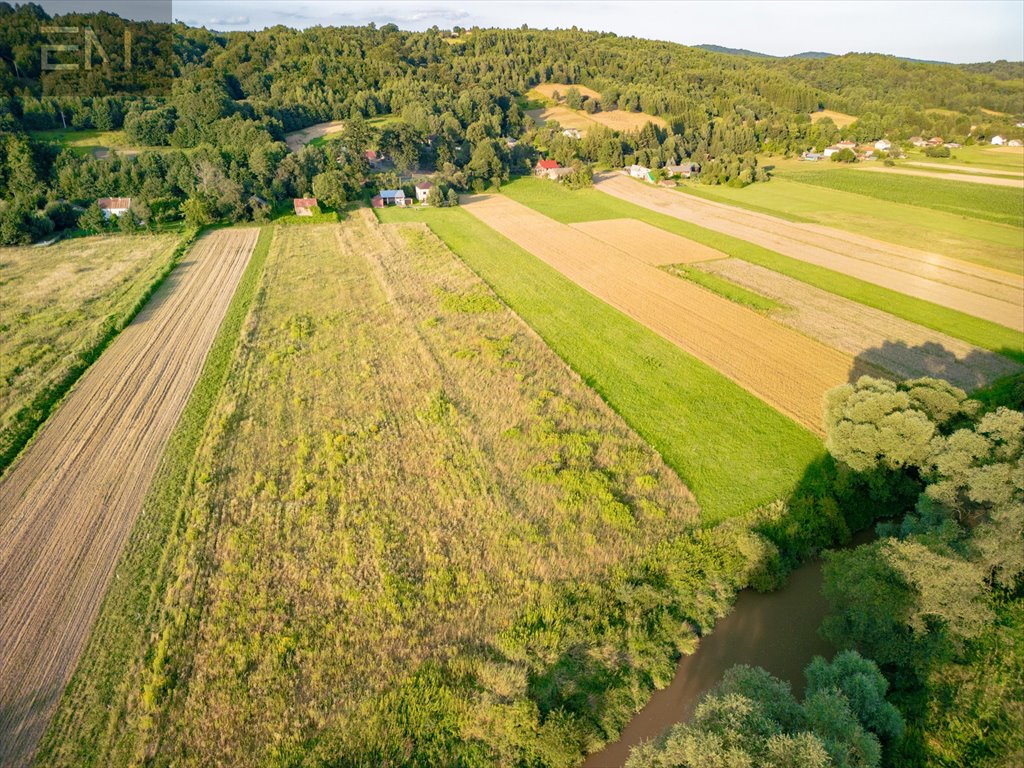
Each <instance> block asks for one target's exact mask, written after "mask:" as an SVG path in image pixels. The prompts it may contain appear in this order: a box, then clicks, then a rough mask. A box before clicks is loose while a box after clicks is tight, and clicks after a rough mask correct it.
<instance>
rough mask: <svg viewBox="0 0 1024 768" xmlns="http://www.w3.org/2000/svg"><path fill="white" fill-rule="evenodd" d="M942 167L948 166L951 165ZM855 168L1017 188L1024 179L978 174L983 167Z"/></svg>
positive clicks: (1021, 187)
mask: <svg viewBox="0 0 1024 768" xmlns="http://www.w3.org/2000/svg"><path fill="white" fill-rule="evenodd" d="M908 165H909V163H908ZM933 167H934V166H933ZM944 167H946V168H950V167H952V166H944ZM856 170H858V171H874V172H876V173H894V174H896V175H897V176H921V177H922V178H926V179H942V180H943V181H962V182H965V183H967V184H991V185H993V186H996V187H1016V188H1017V189H1024V179H1021V178H1020V177H1019V176H1018V177H1017V178H1015V179H1002V178H997V177H995V176H981V175H979V174H980V173H983V172H985V171H984V169H981V168H974V169H972V170H976V171H978V172H979V173H936V172H934V171H924V170H917V169H915V168H885V167H882V168H879V167H878V166H877V165H876V166H866V167H864V168H857V169H856ZM993 173H999V171H993ZM1011 175H1012V174H1011Z"/></svg>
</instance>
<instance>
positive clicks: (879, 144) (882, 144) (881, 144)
mask: <svg viewBox="0 0 1024 768" xmlns="http://www.w3.org/2000/svg"><path fill="white" fill-rule="evenodd" d="M891 148H892V143H891V142H889V141H886V140H885V139H879V140H878V141H876V142H875V149H877V150H880V151H882V152H888V151H889V150H890V149H891Z"/></svg>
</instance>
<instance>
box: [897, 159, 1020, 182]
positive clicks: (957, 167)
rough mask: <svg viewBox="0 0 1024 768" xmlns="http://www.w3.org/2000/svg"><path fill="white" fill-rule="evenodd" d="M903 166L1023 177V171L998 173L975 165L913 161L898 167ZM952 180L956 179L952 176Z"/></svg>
mask: <svg viewBox="0 0 1024 768" xmlns="http://www.w3.org/2000/svg"><path fill="white" fill-rule="evenodd" d="M904 165H913V166H914V167H916V168H924V169H925V170H929V171H964V172H965V173H984V174H986V175H990V176H1012V177H1014V178H1018V179H1019V178H1020V177H1021V176H1024V171H1000V170H996V169H995V168H985V167H983V166H977V165H947V164H945V163H922V162H918V161H914V160H908V161H907V162H905V163H900V166H904ZM952 178H953V179H956V178H957V177H956V176H953V177H952Z"/></svg>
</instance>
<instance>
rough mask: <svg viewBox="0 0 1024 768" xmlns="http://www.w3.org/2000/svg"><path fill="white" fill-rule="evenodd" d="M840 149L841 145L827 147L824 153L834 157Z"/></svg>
mask: <svg viewBox="0 0 1024 768" xmlns="http://www.w3.org/2000/svg"><path fill="white" fill-rule="evenodd" d="M838 151H839V147H825V151H824V152H823V153H822V156H823V157H832V155H834V154H835V153H836V152H838Z"/></svg>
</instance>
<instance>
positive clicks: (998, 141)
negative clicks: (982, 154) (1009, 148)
mask: <svg viewBox="0 0 1024 768" xmlns="http://www.w3.org/2000/svg"><path fill="white" fill-rule="evenodd" d="M989 143H990V144H991V145H992V146H993V147H1001V146H1003V144H1005V143H1006V139H1004V138H1003V137H1002V136H993V137H992V140H991V141H990V142H989Z"/></svg>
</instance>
